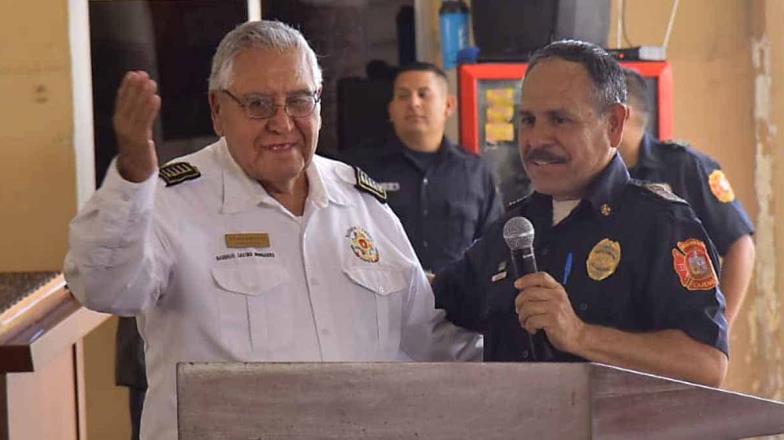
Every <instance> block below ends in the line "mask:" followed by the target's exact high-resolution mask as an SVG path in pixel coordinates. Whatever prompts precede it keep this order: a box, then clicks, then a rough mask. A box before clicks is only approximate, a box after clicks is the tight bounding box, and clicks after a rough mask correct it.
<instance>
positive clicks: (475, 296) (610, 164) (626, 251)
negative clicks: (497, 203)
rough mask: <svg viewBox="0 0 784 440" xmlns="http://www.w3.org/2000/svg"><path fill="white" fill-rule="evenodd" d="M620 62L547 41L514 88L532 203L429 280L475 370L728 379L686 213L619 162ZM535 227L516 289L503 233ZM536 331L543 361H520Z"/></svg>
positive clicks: (716, 301)
mask: <svg viewBox="0 0 784 440" xmlns="http://www.w3.org/2000/svg"><path fill="white" fill-rule="evenodd" d="M625 100H626V87H625V83H624V78H623V72H622V71H621V67H620V66H619V65H618V63H617V62H616V61H615V60H614V59H613V58H612V57H611V56H610V55H608V54H607V53H606V52H605V51H604V50H602V49H601V48H599V47H597V46H594V45H592V44H589V43H583V42H579V41H559V42H555V43H552V44H550V45H548V46H547V47H545V48H543V49H540V50H539V51H538V52H537V53H536V54H535V55H534V56H533V58H532V59H531V61H530V63H529V67H528V71H527V73H526V77H525V79H524V80H523V85H522V95H521V103H520V104H521V106H520V128H519V139H520V152H521V156H522V158H523V164H524V166H525V169H526V171H527V172H528V175H529V177H530V178H531V180H532V184H533V187H534V190H535V192H534V194H532V195H531V196H530V197H528V198H526V199H523V200H522V201H521V202H518V203H516V204H513V206H512V207H511V208H510V210H509V211H508V212H507V213H506V214H505V215H504V216H503V217H502V218H501V219H499V221H497V222H495V223H494V224H492V225H491V226H490V227H489V228H488V231H487V233H486V234H485V235H484V236H483V238H482V239H480V240H479V241H477V242H476V243H475V244H474V245H473V246H472V247H471V248H470V249H469V250H468V251H467V252H466V254H465V256H464V258H462V259H461V260H460V261H458V262H456V263H454V264H452V265H450V266H449V267H448V268H447V269H445V270H444V271H442V272H439V273H437V274H436V278H435V282H434V290H435V293H436V305H437V306H438V307H441V308H444V309H445V310H446V311H447V317H448V318H449V319H450V320H452V321H453V322H454V323H456V324H458V325H462V326H464V327H467V328H470V329H474V330H478V331H482V332H483V333H484V335H485V353H484V357H485V360H489V361H536V360H547V361H559V362H563V361H575V360H589V361H594V362H601V363H605V364H610V365H616V366H620V367H624V368H630V369H634V370H641V371H645V372H649V373H653V374H659V375H663V376H668V377H673V378H677V379H682V380H687V381H691V382H696V383H701V384H706V385H712V386H718V385H719V384H720V383H721V381H722V380H723V378H724V375H725V373H726V368H727V331H726V328H727V323H726V320H725V317H724V297H723V295H722V294H721V291H720V290H719V288H718V277H717V275H716V273H715V270H714V267H716V266H717V265H718V257H717V254H716V251H715V249H714V248H713V245H712V244H711V242H710V241H709V240H708V238H707V236H706V233H705V231H704V230H703V228H702V226H701V224H700V223H699V221H698V220H697V219H696V217H695V216H694V213H693V211H692V210H691V209H690V208H689V206H688V204H687V203H686V202H684V201H683V200H682V199H680V198H678V197H677V196H675V195H673V194H672V193H670V192H669V191H666V189H665V188H663V187H662V186H661V185H650V184H648V185H646V184H643V183H641V182H638V181H634V180H631V179H630V177H629V174H628V172H627V170H626V166H625V165H624V163H623V160H622V159H621V158H620V156H619V155H618V154H617V150H616V148H617V146H618V145H619V144H620V142H621V136H622V133H623V126H624V123H625V121H626V118H627V115H628V111H627V108H626V106H625V105H624V102H625ZM515 216H524V217H527V218H528V219H530V221H531V222H532V223H533V225H534V227H535V230H536V236H535V241H534V247H535V251H536V258H537V261H538V264H539V270H541V272H536V273H532V274H528V275H525V276H523V277H521V278H519V279H516V280H515V277H514V274H513V272H512V264H511V261H510V256H509V250H508V248H507V246H506V244H505V242H504V241H503V238H502V228H503V226H504V224H505V223H506V221H507V220H508V219H509V218H511V217H515ZM537 332H540V333H539V335H538V336H535V338H537V337H540V336H546V337H547V338H548V340H549V343H550V344H551V347H550V350H539V349H536V350H532V344H531V341H530V338H529V335H532V334H536V333H537Z"/></svg>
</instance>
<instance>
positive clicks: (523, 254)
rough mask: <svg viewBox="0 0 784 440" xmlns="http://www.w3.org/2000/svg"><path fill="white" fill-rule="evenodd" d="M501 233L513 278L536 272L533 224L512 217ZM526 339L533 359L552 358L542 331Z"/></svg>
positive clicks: (549, 347)
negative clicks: (510, 258)
mask: <svg viewBox="0 0 784 440" xmlns="http://www.w3.org/2000/svg"><path fill="white" fill-rule="evenodd" d="M503 235H504V241H505V242H506V245H507V246H508V247H509V251H510V253H511V256H512V268H513V269H514V276H515V279H517V278H520V277H522V276H523V275H528V274H529V273H534V272H538V270H537V268H536V255H534V225H532V224H531V222H530V221H529V220H528V219H527V218H525V217H512V218H510V219H509V220H507V221H506V223H505V224H504V231H503ZM526 333H527V332H526ZM528 341H529V342H530V345H531V357H532V358H533V360H534V361H546V360H551V359H553V358H554V356H553V349H552V347H551V345H550V341H548V340H547V335H546V334H545V333H544V332H543V331H541V330H539V331H537V332H536V334H535V335H532V334H530V333H528Z"/></svg>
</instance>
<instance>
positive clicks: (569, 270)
mask: <svg viewBox="0 0 784 440" xmlns="http://www.w3.org/2000/svg"><path fill="white" fill-rule="evenodd" d="M573 258H574V255H572V253H571V252H569V254H567V255H566V263H564V272H563V278H561V284H563V285H564V286H565V285H566V283H568V282H569V275H570V274H571V273H572V259H573Z"/></svg>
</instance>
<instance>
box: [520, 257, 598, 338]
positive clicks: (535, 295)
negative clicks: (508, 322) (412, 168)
mask: <svg viewBox="0 0 784 440" xmlns="http://www.w3.org/2000/svg"><path fill="white" fill-rule="evenodd" d="M514 286H515V287H516V288H517V289H518V290H519V291H520V293H519V294H518V295H517V298H515V309H516V310H517V317H518V319H519V321H520V325H521V326H522V327H523V328H524V329H525V330H526V331H527V332H528V333H530V334H534V333H536V331H537V330H540V329H541V330H544V331H545V333H547V338H548V339H549V340H550V343H552V344H553V346H554V347H555V348H557V349H558V350H560V351H563V352H567V353H574V352H576V348H577V347H578V346H579V344H580V340H581V338H582V336H583V333H584V330H585V327H586V324H585V323H584V322H583V321H582V320H581V319H580V318H578V317H577V315H576V314H575V313H574V309H573V308H572V303H571V302H570V301H569V296H568V295H567V294H566V290H565V289H564V287H563V286H562V285H561V284H560V283H558V281H556V280H555V279H554V278H553V277H551V276H550V275H549V274H548V273H546V272H537V273H532V274H528V275H525V276H523V277H521V278H519V279H517V281H515V284H514Z"/></svg>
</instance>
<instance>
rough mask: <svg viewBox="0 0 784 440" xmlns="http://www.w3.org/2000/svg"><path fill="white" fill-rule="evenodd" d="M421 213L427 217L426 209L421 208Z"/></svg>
mask: <svg viewBox="0 0 784 440" xmlns="http://www.w3.org/2000/svg"><path fill="white" fill-rule="evenodd" d="M422 215H423V216H425V217H427V209H423V210H422Z"/></svg>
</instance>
